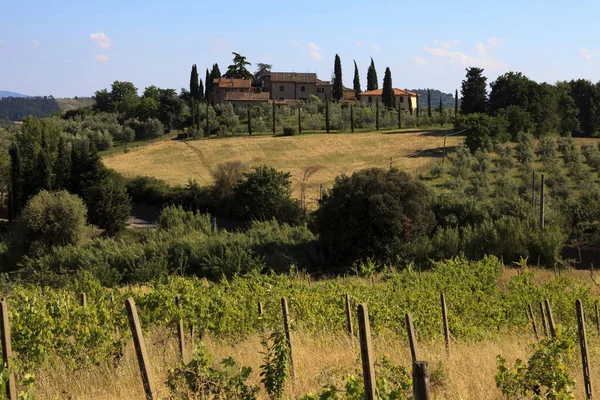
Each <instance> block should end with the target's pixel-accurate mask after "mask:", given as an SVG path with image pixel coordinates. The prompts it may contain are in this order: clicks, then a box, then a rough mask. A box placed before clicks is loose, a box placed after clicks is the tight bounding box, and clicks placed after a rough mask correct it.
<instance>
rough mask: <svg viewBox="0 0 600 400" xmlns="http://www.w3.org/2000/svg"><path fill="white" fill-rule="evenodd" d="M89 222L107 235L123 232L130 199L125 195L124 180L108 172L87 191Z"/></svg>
mask: <svg viewBox="0 0 600 400" xmlns="http://www.w3.org/2000/svg"><path fill="white" fill-rule="evenodd" d="M86 197H87V199H86V203H87V205H88V209H89V211H88V217H89V221H90V222H91V223H93V224H94V225H96V226H98V227H99V228H102V229H104V230H105V231H106V233H108V234H109V235H114V234H115V233H117V232H119V231H121V230H123V229H124V228H125V226H126V223H127V218H128V217H129V215H130V213H131V198H130V197H129V194H127V186H126V185H125V179H123V177H122V176H121V175H119V174H118V173H117V172H115V171H113V170H108V171H106V173H105V174H104V176H103V177H102V179H101V180H99V181H98V182H96V183H95V184H94V185H93V186H91V187H90V188H89V189H87V196H86Z"/></svg>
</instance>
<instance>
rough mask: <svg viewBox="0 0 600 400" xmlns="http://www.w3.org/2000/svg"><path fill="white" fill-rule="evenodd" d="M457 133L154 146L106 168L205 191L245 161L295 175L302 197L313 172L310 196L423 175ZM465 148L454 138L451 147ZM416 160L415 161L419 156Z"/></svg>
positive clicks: (114, 158)
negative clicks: (385, 174)
mask: <svg viewBox="0 0 600 400" xmlns="http://www.w3.org/2000/svg"><path fill="white" fill-rule="evenodd" d="M449 133H452V132H451V130H442V129H429V130H414V129H410V130H402V131H397V130H396V131H395V130H392V131H384V132H371V133H355V134H303V135H299V136H293V137H273V136H252V137H248V136H243V137H231V138H223V139H217V138H215V139H206V140H191V141H180V140H171V141H163V142H160V143H153V144H150V145H148V146H145V147H140V148H137V149H134V150H132V151H129V152H128V153H121V154H116V155H112V154H111V155H108V156H105V157H104V158H103V161H104V164H105V165H106V166H107V167H109V168H113V169H115V170H116V171H118V172H120V173H122V174H123V175H124V176H126V177H134V176H138V175H146V176H153V177H156V178H159V179H162V180H165V181H166V182H168V183H171V184H185V183H187V182H188V180H189V179H195V180H196V181H197V182H198V183H199V184H200V185H202V186H204V185H210V184H211V183H212V177H211V171H212V170H213V169H214V168H215V167H216V166H217V165H218V164H220V163H225V162H227V161H241V162H243V163H245V164H247V165H248V166H251V167H253V166H258V165H261V164H267V165H270V166H272V167H275V168H277V169H278V170H281V171H286V172H290V173H291V174H292V182H293V187H294V194H295V195H296V196H298V195H299V189H298V187H299V184H300V182H301V180H302V176H303V171H304V169H305V168H307V167H310V166H321V167H322V169H321V170H319V171H318V172H317V173H316V174H314V175H313V176H312V177H311V180H310V183H309V190H312V191H313V193H315V196H316V195H317V193H318V188H319V185H321V184H322V185H323V186H324V187H331V186H332V185H333V181H334V179H335V177H336V176H339V175H341V174H343V173H345V174H351V173H352V172H354V171H357V170H360V169H363V168H369V167H380V168H389V165H390V157H391V158H392V161H393V166H394V167H397V168H400V169H402V170H405V171H408V172H420V171H425V170H427V169H428V168H429V166H430V164H431V162H432V161H433V160H435V159H439V158H440V157H442V155H443V146H444V135H446V134H449ZM462 142H463V138H462V137H460V136H449V137H447V139H446V146H447V147H448V148H452V147H455V146H458V145H459V144H461V143H462ZM418 152H422V153H419V154H417V155H416V156H414V157H409V156H410V155H413V154H415V153H418Z"/></svg>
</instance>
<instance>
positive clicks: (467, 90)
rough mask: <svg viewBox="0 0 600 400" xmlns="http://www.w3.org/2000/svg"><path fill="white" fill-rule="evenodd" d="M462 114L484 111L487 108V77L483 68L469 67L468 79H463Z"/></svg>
mask: <svg viewBox="0 0 600 400" xmlns="http://www.w3.org/2000/svg"><path fill="white" fill-rule="evenodd" d="M461 97H462V103H461V106H460V112H461V114H471V113H483V112H485V111H486V108H487V78H486V77H485V76H483V69H481V68H477V67H470V68H467V76H466V79H465V80H463V81H462V89H461Z"/></svg>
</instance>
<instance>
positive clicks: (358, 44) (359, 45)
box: [356, 42, 365, 47]
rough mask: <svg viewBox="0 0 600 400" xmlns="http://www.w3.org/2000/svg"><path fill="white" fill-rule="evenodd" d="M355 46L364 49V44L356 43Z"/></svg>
mask: <svg viewBox="0 0 600 400" xmlns="http://www.w3.org/2000/svg"><path fill="white" fill-rule="evenodd" d="M356 45H357V46H358V47H365V44H364V43H362V42H356Z"/></svg>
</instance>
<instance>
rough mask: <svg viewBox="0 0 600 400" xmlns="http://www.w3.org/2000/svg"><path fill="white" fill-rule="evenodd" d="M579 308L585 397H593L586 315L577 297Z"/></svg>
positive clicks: (578, 318)
mask: <svg viewBox="0 0 600 400" xmlns="http://www.w3.org/2000/svg"><path fill="white" fill-rule="evenodd" d="M575 307H576V309H577V325H578V328H579V329H578V330H579V347H580V348H581V366H582V368H583V385H584V387H585V398H586V399H588V400H589V399H591V398H592V380H591V374H590V362H589V354H588V343H587V336H586V333H585V316H584V312H583V305H582V304H581V300H579V299H577V301H576V302H575Z"/></svg>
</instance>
